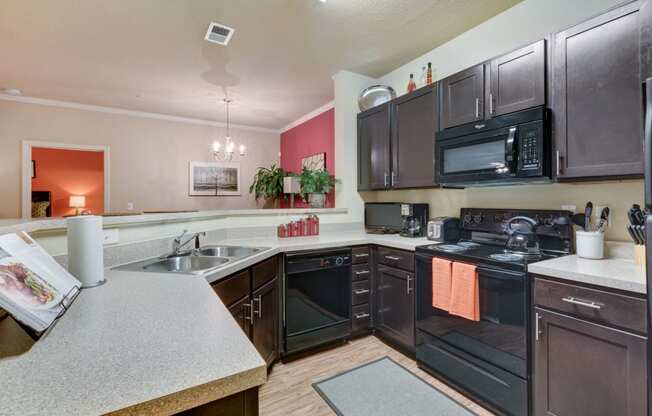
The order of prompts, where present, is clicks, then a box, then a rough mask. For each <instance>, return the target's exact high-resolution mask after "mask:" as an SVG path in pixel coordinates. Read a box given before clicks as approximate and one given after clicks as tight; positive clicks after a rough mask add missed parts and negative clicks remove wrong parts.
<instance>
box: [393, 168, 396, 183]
mask: <svg viewBox="0 0 652 416" xmlns="http://www.w3.org/2000/svg"><path fill="white" fill-rule="evenodd" d="M394 185H396V172H394V171H392V186H394Z"/></svg>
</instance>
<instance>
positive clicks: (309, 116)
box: [280, 100, 335, 133]
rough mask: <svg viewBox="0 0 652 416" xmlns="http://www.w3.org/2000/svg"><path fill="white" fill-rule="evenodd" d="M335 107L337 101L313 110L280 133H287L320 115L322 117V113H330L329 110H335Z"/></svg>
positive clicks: (282, 129)
mask: <svg viewBox="0 0 652 416" xmlns="http://www.w3.org/2000/svg"><path fill="white" fill-rule="evenodd" d="M334 107H335V100H333V101H331V102H329V103H326V104H324V105H322V106H321V107H319V108H316V109H314V110H312V111H311V112H309V113H308V114H304V115H303V116H301V117H299V118H298V119H296V120H294V121H293V122H292V123H290V124H288V125H287V126H285V127H283V128H281V131H280V133H285V132H286V131H288V130H290V129H293V128H295V127H296V126H298V125H299V124H303V123H305V122H306V121H308V120H310V119H312V118H315V117H317V116H318V115H320V114H321V113H324V112H326V111H328V110H330V109H331V108H334Z"/></svg>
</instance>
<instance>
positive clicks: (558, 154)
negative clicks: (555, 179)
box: [555, 150, 561, 176]
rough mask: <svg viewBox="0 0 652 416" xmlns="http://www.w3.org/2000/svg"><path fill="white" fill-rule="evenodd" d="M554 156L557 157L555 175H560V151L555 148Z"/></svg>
mask: <svg viewBox="0 0 652 416" xmlns="http://www.w3.org/2000/svg"><path fill="white" fill-rule="evenodd" d="M555 156H556V157H557V176H559V175H561V152H560V151H559V150H557V152H556V153H555Z"/></svg>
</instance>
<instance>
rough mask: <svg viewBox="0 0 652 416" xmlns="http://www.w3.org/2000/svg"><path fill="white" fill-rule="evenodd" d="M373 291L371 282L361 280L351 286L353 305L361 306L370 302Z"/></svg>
mask: <svg viewBox="0 0 652 416" xmlns="http://www.w3.org/2000/svg"><path fill="white" fill-rule="evenodd" d="M370 294H371V289H370V288H369V280H360V281H358V282H353V284H352V285H351V305H360V304H363V303H367V302H369V297H370Z"/></svg>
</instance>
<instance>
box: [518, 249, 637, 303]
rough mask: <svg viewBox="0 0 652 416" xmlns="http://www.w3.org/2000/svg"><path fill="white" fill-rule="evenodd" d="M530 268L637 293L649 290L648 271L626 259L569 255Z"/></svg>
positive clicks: (571, 279) (552, 274) (556, 275)
mask: <svg viewBox="0 0 652 416" xmlns="http://www.w3.org/2000/svg"><path fill="white" fill-rule="evenodd" d="M528 271H529V272H530V273H535V274H539V275H543V276H550V277H556V278H558V279H565V280H569V281H573V282H578V283H588V284H592V285H597V286H602V287H606V288H611V289H619V290H625V291H629V292H634V293H641V294H645V293H647V288H646V278H645V271H644V270H643V269H642V268H641V267H640V266H638V265H637V264H636V263H634V260H631V259H626V258H607V259H603V260H588V259H583V258H580V257H578V256H575V255H573V256H566V257H559V258H556V259H551V260H545V261H541V262H538V263H532V264H530V265H528Z"/></svg>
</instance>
